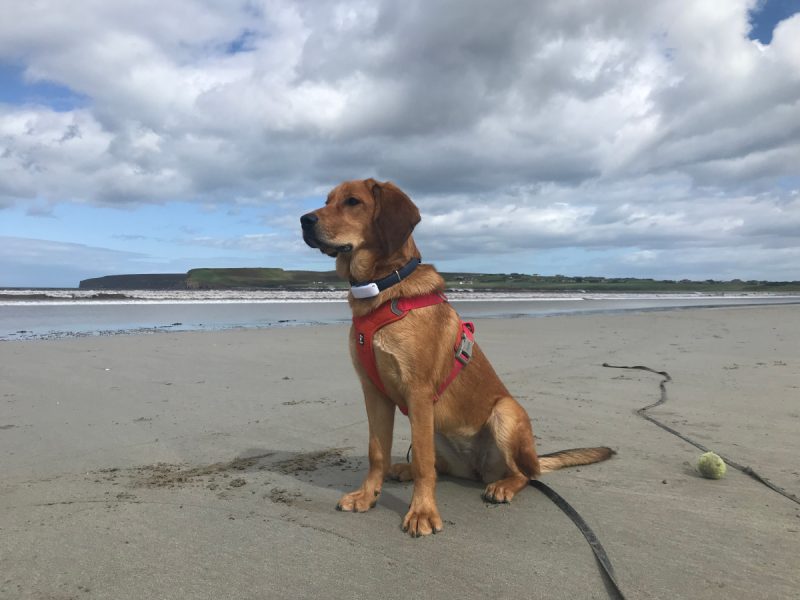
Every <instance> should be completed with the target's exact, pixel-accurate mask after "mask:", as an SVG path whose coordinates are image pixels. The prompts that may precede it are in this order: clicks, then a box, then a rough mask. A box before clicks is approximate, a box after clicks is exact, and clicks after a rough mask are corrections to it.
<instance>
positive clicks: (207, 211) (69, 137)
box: [0, 0, 800, 287]
mask: <svg viewBox="0 0 800 600" xmlns="http://www.w3.org/2000/svg"><path fill="white" fill-rule="evenodd" d="M0 9H2V14H3V15H4V16H3V19H2V20H1V21H0V286H17V287H24V286H38V287H57V286H66V287H74V286H77V285H78V282H79V281H80V280H81V279H84V278H88V277H96V276H101V275H111V274H120V273H154V272H171V273H179V272H185V271H186V270H188V269H190V268H195V267H257V266H268V267H283V268H288V269H291V268H294V269H315V270H330V269H332V268H333V265H332V263H331V261H330V259H329V258H327V257H325V256H323V255H322V254H320V253H319V252H318V251H316V250H312V249H311V248H308V247H306V246H305V244H304V243H303V242H302V240H301V238H300V229H299V216H300V215H301V214H303V213H304V212H307V211H308V210H311V209H313V208H315V207H318V206H320V205H321V204H322V202H323V201H324V199H325V196H326V195H327V192H328V191H329V190H330V189H331V188H332V187H333V186H335V185H336V184H337V183H339V182H340V181H343V180H347V179H361V178H366V177H375V178H377V179H379V180H382V181H385V180H389V181H393V182H395V183H396V184H397V185H399V186H400V187H401V188H402V189H403V190H405V191H406V192H407V193H408V194H409V195H410V196H411V198H412V199H413V200H414V201H415V202H416V203H417V205H418V206H419V207H420V210H421V213H422V222H421V223H420V225H419V226H418V227H417V230H416V231H415V238H416V240H417V244H418V246H419V247H420V249H421V250H422V256H423V260H425V261H426V262H432V263H434V264H435V265H436V266H437V267H438V268H439V269H440V270H443V271H470V272H494V273H497V272H506V273H508V272H519V273H529V274H531V273H539V274H549V275H552V274H565V275H596V276H608V277H623V276H631V277H652V278H656V279H684V278H688V279H734V278H740V279H759V280H761V279H767V280H800V267H799V266H798V265H800V14H798V13H799V12H800V0H766V1H763V0H725V1H724V2H709V1H707V0H651V1H648V2H641V1H640V0H603V1H601V0H597V1H594V2H593V1H589V0H558V1H543V2H530V1H529V0H498V1H496V2H485V1H477V0H449V1H443V0H406V1H405V2H395V1H393V0H383V1H376V0H344V1H341V2H333V1H332V2H324V3H323V2H291V1H282V0H276V1H271V0H246V1H240V2H235V1H226V2H216V1H213V0H173V1H171V2H163V1H154V0H136V1H133V0H117V1H115V2H105V1H104V0H73V1H72V2H70V3H69V4H68V5H67V4H65V3H63V2H61V1H59V0H39V1H36V2H16V1H13V0H0Z"/></svg>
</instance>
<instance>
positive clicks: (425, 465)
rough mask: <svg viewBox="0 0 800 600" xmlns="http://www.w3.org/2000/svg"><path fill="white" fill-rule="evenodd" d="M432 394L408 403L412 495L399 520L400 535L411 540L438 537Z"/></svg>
mask: <svg viewBox="0 0 800 600" xmlns="http://www.w3.org/2000/svg"><path fill="white" fill-rule="evenodd" d="M432 398H433V394H432V393H431V394H429V395H425V394H421V395H420V397H418V398H413V399H410V401H409V402H408V407H409V413H408V418H409V421H410V423H411V451H412V455H411V470H412V473H413V475H414V493H413V495H412V496H411V506H409V507H408V513H406V516H405V518H404V519H403V531H407V532H408V533H409V534H410V535H412V536H413V537H419V536H421V535H429V534H431V533H438V532H439V531H441V530H442V518H441V517H440V516H439V510H438V509H437V508H436V466H435V463H436V449H435V446H434V435H433V434H434V421H433V401H432Z"/></svg>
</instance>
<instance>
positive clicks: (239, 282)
mask: <svg viewBox="0 0 800 600" xmlns="http://www.w3.org/2000/svg"><path fill="white" fill-rule="evenodd" d="M442 276H443V277H444V279H445V282H446V283H447V287H448V288H450V289H471V290H509V291H513V290H518V291H523V290H527V291H540V292H577V291H583V292H651V293H655V292H710V293H714V292H717V293H723V292H728V293H732V292H793V293H794V292H800V281H755V280H751V281H742V280H740V279H734V280H732V281H714V280H712V279H708V280H706V281H689V280H688V279H683V280H680V281H674V280H666V279H665V280H656V279H636V278H633V277H574V276H573V277H568V276H566V275H524V274H521V273H509V274H506V273H494V274H484V273H442ZM80 288H81V289H106V290H108V289H116V290H125V289H127V290H131V289H157V290H159V289H160V290H163V289H196V290H199V289H331V288H335V289H346V288H347V283H346V282H344V281H342V280H340V279H339V278H338V277H337V275H336V273H335V272H334V271H286V270H284V269H277V268H260V269H192V270H191V271H189V272H188V273H161V274H151V275H109V276H106V277H97V278H94V279H84V280H83V281H81V283H80Z"/></svg>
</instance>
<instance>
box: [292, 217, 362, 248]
mask: <svg viewBox="0 0 800 600" xmlns="http://www.w3.org/2000/svg"><path fill="white" fill-rule="evenodd" d="M318 222H319V217H318V216H317V215H315V214H314V213H306V214H304V215H303V216H302V217H300V227H301V228H302V229H303V241H304V242H305V243H306V244H308V245H309V246H311V247H312V248H319V249H320V251H322V252H324V253H325V254H330V255H332V256H336V254H337V253H339V252H350V251H351V250H352V249H353V246H352V244H344V245H341V246H329V245H328V244H326V243H324V242H321V241H320V240H319V239H318V238H317V232H316V226H317V223H318Z"/></svg>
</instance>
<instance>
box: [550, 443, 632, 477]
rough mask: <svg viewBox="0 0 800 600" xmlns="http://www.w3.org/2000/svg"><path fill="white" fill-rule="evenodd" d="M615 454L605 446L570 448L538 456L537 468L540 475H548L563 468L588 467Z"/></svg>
mask: <svg viewBox="0 0 800 600" xmlns="http://www.w3.org/2000/svg"><path fill="white" fill-rule="evenodd" d="M615 454H616V452H614V451H613V450H612V449H611V448H606V447H605V446H600V447H597V448H570V449H569V450H559V451H558V452H551V453H550V454H540V455H539V467H540V469H541V472H542V473H549V472H551V471H558V470H559V469H563V468H565V467H577V466H580V465H590V464H592V463H596V462H601V461H604V460H608V459H609V458H611V457H612V456H614V455H615Z"/></svg>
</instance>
